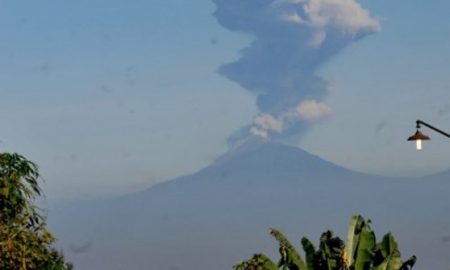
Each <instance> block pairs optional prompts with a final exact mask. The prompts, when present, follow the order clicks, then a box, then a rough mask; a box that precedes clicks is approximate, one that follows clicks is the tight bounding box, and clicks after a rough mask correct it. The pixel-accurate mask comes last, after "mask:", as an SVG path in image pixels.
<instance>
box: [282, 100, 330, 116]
mask: <svg viewBox="0 0 450 270" xmlns="http://www.w3.org/2000/svg"><path fill="white" fill-rule="evenodd" d="M332 114H333V110H332V109H331V108H330V107H328V105H326V104H325V103H323V102H318V101H316V100H304V101H302V102H301V103H300V104H298V106H297V107H295V108H294V109H293V110H292V111H290V112H289V113H288V115H289V116H290V117H292V118H296V119H299V120H305V121H316V120H320V119H323V118H325V117H329V116H331V115H332Z"/></svg>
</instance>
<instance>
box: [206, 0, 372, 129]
mask: <svg viewBox="0 0 450 270" xmlns="http://www.w3.org/2000/svg"><path fill="white" fill-rule="evenodd" d="M213 2H214V3H215V4H216V6H217V9H216V12H215V13H214V15H215V17H216V18H217V20H218V21H219V23H220V24H221V25H222V26H223V27H225V28H227V29H229V30H231V31H239V32H243V33H246V34H249V35H251V36H253V37H254V40H253V42H252V43H251V44H250V45H249V46H248V47H246V48H244V49H243V50H242V52H241V55H242V56H241V58H240V59H239V60H237V61H236V62H233V63H229V64H225V65H223V66H221V67H220V69H219V72H220V73H221V74H222V75H224V76H226V77H227V78H228V79H230V80H232V81H235V82H237V83H238V84H239V85H241V86H242V87H243V88H245V89H246V90H248V91H250V92H253V93H255V94H256V95H257V106H258V109H259V111H260V112H259V114H258V115H257V116H256V117H255V119H254V121H253V123H252V124H251V125H249V126H248V127H245V128H244V130H243V131H241V134H240V137H245V136H248V135H249V134H253V135H256V136H260V137H264V138H269V137H277V138H285V137H288V136H291V135H293V134H301V133H302V131H303V130H304V128H305V127H306V126H307V125H309V124H311V123H313V122H314V121H317V120H320V119H322V118H324V117H326V116H329V115H331V114H332V109H331V108H329V107H328V106H327V105H326V104H325V103H323V101H322V100H323V98H324V97H325V96H326V94H327V92H328V91H329V89H330V84H329V83H328V82H327V81H326V80H324V79H322V78H320V77H319V76H317V75H316V74H315V73H316V71H317V69H318V68H319V67H320V66H321V65H323V64H324V63H326V62H327V61H329V60H330V59H331V58H332V57H333V56H335V55H336V54H338V53H339V52H340V51H341V50H342V49H344V48H345V47H346V46H347V45H348V44H349V43H350V42H353V41H358V40H360V39H361V38H363V37H365V36H367V35H369V34H373V33H375V32H377V31H379V29H380V24H379V22H378V21H377V20H376V19H374V18H373V17H371V15H370V14H369V12H368V11H367V10H365V9H363V8H362V7H361V6H360V4H359V3H357V2H356V1H355V0H213ZM242 133H243V134H242Z"/></svg>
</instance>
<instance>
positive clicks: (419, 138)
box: [408, 120, 450, 150]
mask: <svg viewBox="0 0 450 270" xmlns="http://www.w3.org/2000/svg"><path fill="white" fill-rule="evenodd" d="M421 125H424V126H426V127H427V128H429V129H432V130H434V131H436V132H438V133H440V134H442V135H444V136H445V137H447V138H450V134H448V133H446V132H444V131H442V130H440V129H438V128H436V127H433V126H432V125H430V124H427V123H425V122H424V121H422V120H417V121H416V129H417V130H416V132H415V133H414V135H412V136H410V137H409V138H408V141H415V142H416V148H417V150H422V141H428V140H430V137H428V136H427V135H424V134H423V133H422V132H420V126H421Z"/></svg>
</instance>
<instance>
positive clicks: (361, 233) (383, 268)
mask: <svg viewBox="0 0 450 270" xmlns="http://www.w3.org/2000/svg"><path fill="white" fill-rule="evenodd" d="M271 234H272V236H273V237H274V238H275V239H276V240H277V241H278V243H279V253H280V260H279V262H278V264H275V263H274V262H273V261H272V260H270V258H268V257H267V256H265V255H263V254H256V255H254V256H253V257H252V258H251V259H249V260H247V261H243V262H241V263H239V264H237V265H235V266H234V267H233V268H234V269H235V270H280V269H281V270H410V269H412V267H413V266H414V264H415V262H416V257H415V256H412V257H411V258H409V259H408V260H406V261H402V260H401V256H400V251H399V250H398V245H397V242H396V241H395V239H394V236H393V235H392V234H391V233H388V234H386V235H385V236H384V237H383V240H382V241H381V242H380V243H378V244H377V243H376V237H375V233H374V232H373V230H372V228H371V227H370V220H368V221H365V220H364V219H363V218H362V217H361V216H359V215H355V216H353V217H352V218H351V219H350V224H349V229H348V233H347V244H344V242H343V241H342V240H341V239H339V238H338V237H335V236H333V233H332V232H331V231H326V232H324V233H323V234H322V236H321V237H320V244H319V247H318V248H317V249H316V248H315V247H314V245H313V243H312V242H311V241H310V240H309V239H307V238H305V237H303V238H302V240H301V244H302V247H303V251H304V254H305V260H303V258H302V257H301V256H300V254H299V253H298V252H297V250H296V249H295V247H294V246H293V245H292V244H291V243H290V242H289V240H288V239H287V238H286V237H285V236H284V235H283V233H282V232H281V231H279V230H276V229H272V230H271Z"/></svg>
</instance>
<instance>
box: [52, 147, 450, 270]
mask: <svg viewBox="0 0 450 270" xmlns="http://www.w3.org/2000/svg"><path fill="white" fill-rule="evenodd" d="M449 176H450V172H444V173H442V174H439V175H435V176H430V177H425V178H417V179H400V178H387V177H381V176H375V175H368V174H363V173H359V172H354V171H351V170H348V169H345V168H342V167H340V166H337V165H335V164H333V163H330V162H328V161H325V160H323V159H321V158H319V157H317V156H314V155H312V154H310V153H308V152H306V151H303V150H301V149H299V148H296V147H292V146H287V145H282V144H276V143H270V142H262V141H250V142H247V143H244V144H242V145H240V146H239V147H236V148H235V149H232V150H230V151H229V152H228V153H227V154H225V155H224V156H222V157H221V158H219V159H218V160H216V161H215V162H214V163H213V164H211V165H210V166H208V167H206V168H204V169H202V170H200V171H198V172H197V173H194V174H192V175H188V176H184V177H180V178H177V179H174V180H171V181H166V182H163V183H161V184H158V185H155V186H153V187H151V188H149V189H147V190H143V191H141V192H138V193H133V194H129V195H126V196H121V197H116V198H111V199H105V200H96V201H89V202H72V203H70V204H64V205H55V206H51V207H50V210H49V225H50V227H51V228H52V230H53V231H54V232H55V234H56V235H57V236H58V238H59V239H58V243H59V245H60V248H62V249H63V250H64V252H65V254H66V257H67V258H68V259H69V260H71V261H73V262H74V263H75V266H76V268H77V269H80V270H90V269H98V270H102V269H105V270H106V269H108V270H110V269H127V270H133V269H136V270H142V269H155V270H177V269H178V270H194V269H195V270H199V269H200V270H202V269H204V270H206V269H208V270H209V269H215V270H222V269H223V270H225V269H231V267H232V266H233V265H234V264H235V263H237V262H238V261H240V260H242V259H246V258H248V257H250V256H251V255H252V254H253V253H259V252H264V253H266V254H268V255H270V256H272V258H274V259H276V258H278V254H277V250H278V247H277V243H276V242H275V241H273V240H272V239H271V237H270V235H269V229H270V228H278V229H281V230H282V231H283V232H285V233H286V235H287V236H288V237H289V238H290V239H291V241H292V242H293V243H295V244H297V246H298V247H299V250H301V248H300V245H299V241H300V238H301V236H307V237H308V238H310V239H311V240H312V241H313V242H316V243H317V242H318V239H319V237H320V234H321V232H323V231H325V230H328V229H330V230H333V231H334V232H335V233H336V234H337V235H339V236H340V237H341V238H342V239H346V227H347V222H348V220H349V218H350V217H351V215H353V214H362V215H363V216H364V217H366V218H370V219H372V220H373V225H372V226H373V228H374V230H375V232H377V234H378V235H377V237H378V238H381V237H382V235H384V234H385V233H387V232H388V231H392V232H393V233H394V235H395V236H396V237H397V240H398V242H399V245H400V250H401V251H402V252H403V254H402V255H403V257H405V258H406V257H409V256H410V255H413V254H415V255H417V256H418V259H419V260H418V263H417V265H416V267H415V268H416V269H425V268H433V269H445V268H448V267H449V266H450V257H448V256H447V254H448V250H449V248H450V243H449V242H450V241H448V239H450V215H449V212H450V200H449V199H448V195H447V191H448V190H450V184H449V181H445V180H446V179H449Z"/></svg>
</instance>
